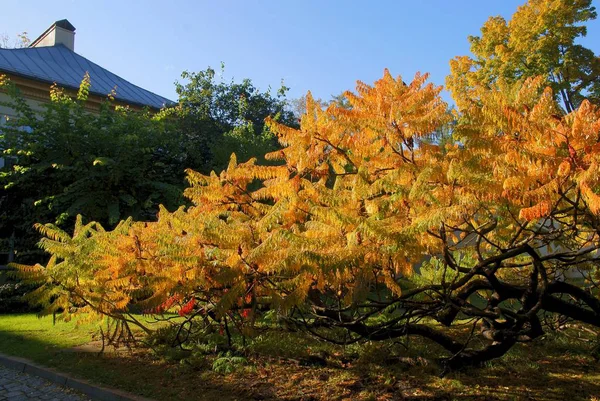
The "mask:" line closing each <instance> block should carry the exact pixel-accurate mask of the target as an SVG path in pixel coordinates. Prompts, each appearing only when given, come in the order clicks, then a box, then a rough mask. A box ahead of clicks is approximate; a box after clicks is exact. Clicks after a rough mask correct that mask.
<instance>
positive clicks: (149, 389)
mask: <svg viewBox="0 0 600 401" xmlns="http://www.w3.org/2000/svg"><path fill="white" fill-rule="evenodd" d="M96 329H97V325H95V324H82V325H77V324H75V323H74V322H69V323H64V322H57V323H56V324H53V321H52V318H51V317H50V318H43V319H38V318H37V317H36V316H35V315H0V351H1V352H3V353H6V354H11V355H16V356H22V357H26V358H29V359H32V360H34V361H36V362H38V363H40V364H43V365H46V366H49V367H53V368H56V369H58V370H61V371H64V372H67V373H71V374H73V375H74V376H78V377H81V378H85V379H89V380H91V381H93V382H96V383H99V384H104V385H108V386H112V387H115V388H120V389H123V390H127V391H131V392H134V393H137V394H141V395H144V396H146V397H151V398H155V399H158V400H264V399H272V400H275V399H285V400H343V399H356V400H403V399H408V400H453V399H458V400H481V399H485V400H566V399H568V400H570V401H575V400H587V401H592V400H593V401H597V400H600V369H599V368H600V364H599V363H597V362H596V361H595V360H594V359H593V358H592V357H591V356H590V353H589V350H590V348H591V344H590V343H586V342H583V341H580V340H578V339H575V338H572V337H565V336H548V337H546V338H543V339H541V340H540V341H538V342H537V343H535V344H523V345H520V346H518V347H515V348H514V349H513V350H511V352H510V353H509V354H508V355H506V356H505V358H503V359H501V360H497V361H493V362H491V363H488V365H487V366H485V367H484V368H481V369H477V370H476V369H470V370H467V371H462V372H455V373H451V374H450V375H448V376H446V377H445V378H443V379H442V378H439V377H438V374H439V368H438V367H437V366H435V365H433V364H430V363H427V362H426V361H424V360H421V359H419V358H418V353H419V350H421V351H422V349H423V348H424V347H428V346H429V345H427V344H425V343H423V344H418V343H417V344H416V347H415V351H412V352H410V353H407V352H406V351H405V350H404V349H403V348H402V347H400V346H399V345H397V344H393V343H390V344H384V343H378V344H366V345H363V346H361V347H346V348H342V347H336V346H332V345H330V344H323V343H321V342H317V341H314V340H311V339H306V338H304V337H300V336H298V335H296V334H294V333H287V332H280V333H273V334H270V335H268V336H259V337H257V338H256V339H254V341H253V342H252V343H251V344H250V345H249V347H248V352H247V355H246V358H245V359H244V360H243V363H241V364H240V365H235V364H233V365H232V364H229V360H228V359H227V358H222V359H221V362H223V361H224V362H225V365H227V366H229V365H231V366H232V367H233V368H232V369H230V370H233V372H232V373H226V374H225V373H220V372H219V371H218V370H219V369H216V370H217V371H215V370H214V368H213V363H214V361H215V358H216V356H215V355H204V354H203V355H198V356H196V357H194V358H191V357H189V355H187V356H188V358H186V359H181V358H180V357H181V355H178V354H177V353H174V354H172V355H169V356H168V357H164V356H163V357H157V356H155V355H154V354H153V353H152V352H150V351H149V350H146V349H139V350H134V351H132V352H127V353H104V354H102V355H98V354H97V353H79V352H73V351H72V350H71V348H72V347H74V346H78V345H82V344H86V343H89V342H90V341H92V340H93V339H94V338H95V337H94V336H95V332H96ZM311 355H313V356H314V355H318V356H320V357H322V358H324V359H325V360H326V361H327V365H326V366H318V365H310V364H305V363H303V361H304V360H308V359H307V357H309V356H311ZM398 356H400V357H402V356H407V357H412V359H401V360H399V359H398V358H397V357H398ZM228 364H229V365H228ZM594 397H598V398H594Z"/></svg>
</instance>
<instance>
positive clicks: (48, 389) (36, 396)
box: [0, 366, 89, 401]
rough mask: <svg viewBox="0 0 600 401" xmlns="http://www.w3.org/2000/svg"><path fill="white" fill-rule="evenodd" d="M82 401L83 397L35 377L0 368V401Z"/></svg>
mask: <svg viewBox="0 0 600 401" xmlns="http://www.w3.org/2000/svg"><path fill="white" fill-rule="evenodd" d="M21 400H23V401H25V400H34V401H38V400H39V401H42V400H44V401H84V400H89V398H86V397H85V396H83V395H81V394H78V393H75V392H72V391H69V390H67V389H65V388H64V387H60V386H58V385H56V384H53V383H50V382H49V381H47V380H44V379H42V378H39V377H37V376H31V375H28V374H27V373H21V372H17V371H16V370H12V369H8V368H5V367H4V366H0V401H21Z"/></svg>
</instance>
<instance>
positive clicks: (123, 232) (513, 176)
mask: <svg viewBox="0 0 600 401" xmlns="http://www.w3.org/2000/svg"><path fill="white" fill-rule="evenodd" d="M425 79H426V76H421V75H417V76H416V77H415V79H414V80H413V81H412V82H411V83H410V84H408V85H405V84H404V83H403V81H402V80H401V79H400V78H397V79H396V78H393V77H392V76H391V75H390V74H389V73H388V72H387V71H386V73H385V74H384V77H383V78H382V79H380V80H379V81H377V82H375V84H374V85H373V86H370V85H367V84H364V83H359V84H358V86H357V89H356V93H350V92H348V93H346V97H347V100H348V102H349V103H350V104H351V105H352V107H351V108H345V107H339V106H337V105H335V104H332V105H330V106H329V107H328V108H327V109H326V110H323V109H322V108H321V107H320V106H319V105H318V104H317V103H315V102H314V101H313V100H312V98H311V97H310V95H309V96H307V113H306V114H305V115H304V116H303V118H302V121H301V126H300V128H299V129H295V128H290V127H287V126H285V125H282V124H279V123H276V122H274V121H270V122H269V124H270V126H271V129H273V131H274V132H276V133H277V135H278V138H279V140H280V143H281V144H282V146H284V147H283V149H282V150H279V151H276V152H274V153H271V154H270V155H268V157H269V158H270V159H277V160H280V161H282V162H283V163H282V164H281V165H276V166H258V165H256V164H255V161H254V160H250V161H248V162H246V163H242V164H238V163H237V161H236V159H235V157H232V159H231V161H230V164H229V167H228V168H227V169H226V170H224V171H223V172H221V173H220V174H219V175H217V174H215V173H212V174H210V175H202V174H199V173H197V172H193V171H189V172H188V179H189V181H190V183H191V187H190V188H189V189H187V190H186V195H187V196H188V197H189V198H190V200H191V201H192V202H193V204H194V206H192V207H190V208H188V209H184V208H181V209H180V210H178V211H176V212H175V213H169V212H168V211H167V210H164V209H163V210H162V211H161V213H160V216H159V219H158V221H157V222H156V223H134V222H132V221H130V220H129V221H125V222H122V223H121V224H120V225H119V226H118V227H117V229H115V230H114V231H112V232H106V231H104V230H103V229H101V228H100V227H98V226H97V225H95V224H93V223H91V224H88V225H82V224H81V223H79V224H78V226H77V229H76V231H75V234H74V236H70V235H67V234H66V233H64V232H62V231H61V230H59V229H57V228H55V227H52V226H46V227H40V229H41V230H42V231H43V232H44V233H45V234H46V235H47V236H48V237H47V238H46V239H44V240H43V242H42V245H43V247H44V248H45V249H46V250H48V251H49V252H50V253H52V254H53V257H52V260H51V262H50V264H49V265H48V266H46V267H45V268H41V267H37V268H24V271H26V272H27V273H26V274H28V275H30V277H33V278H35V277H37V278H38V279H40V280H42V281H43V282H44V285H43V286H42V287H41V289H42V290H41V291H42V292H41V293H40V294H47V293H52V294H54V297H53V298H52V299H48V298H46V299H44V298H43V297H42V300H45V301H46V306H47V307H48V308H47V310H48V311H57V310H64V311H65V313H68V312H69V311H72V310H73V309H72V308H70V307H69V308H68V307H67V306H72V305H79V306H80V307H81V310H85V311H88V312H91V311H93V312H97V313H100V314H105V315H109V316H113V317H117V318H120V319H122V320H123V321H126V322H129V323H134V324H140V322H139V321H138V319H137V318H136V316H135V315H134V314H132V312H134V311H145V312H146V313H159V314H160V313H162V312H165V311H167V310H175V311H179V313H180V315H182V316H183V317H184V318H185V320H184V323H182V325H184V326H185V325H189V326H185V327H191V326H192V325H201V326H205V327H214V326H217V327H223V326H225V327H226V328H227V332H228V333H230V332H231V330H233V329H234V328H237V329H239V330H240V332H242V333H248V332H249V331H251V328H252V326H253V324H254V323H255V322H256V321H257V320H258V319H261V318H263V317H264V316H265V313H276V314H277V315H278V316H279V318H280V319H282V320H284V321H286V322H288V324H293V325H295V326H296V327H298V328H302V329H303V330H306V331H307V332H308V333H311V334H312V335H315V336H318V337H320V338H323V339H327V340H329V341H333V342H336V343H341V344H348V343H353V342H360V341H364V340H369V341H378V340H381V341H383V340H389V339H394V338H403V337H407V336H421V337H424V338H427V339H429V340H431V341H433V342H435V343H437V344H438V345H440V346H441V347H442V348H444V349H445V350H446V351H447V352H448V356H447V357H446V358H444V359H443V360H442V363H443V364H444V366H446V368H448V369H452V368H459V367H462V366H465V365H469V364H477V363H481V362H483V361H486V360H489V359H492V358H496V357H500V356H502V355H503V354H504V353H506V352H507V351H508V350H509V349H510V348H511V347H512V346H514V344H516V343H517V342H522V341H532V340H534V339H535V338H537V337H539V336H540V335H542V334H543V333H544V332H545V330H548V329H549V326H548V324H547V321H548V320H547V319H546V318H547V317H550V316H564V317H566V318H568V319H574V320H577V321H580V322H584V323H586V324H590V325H592V326H596V327H598V326H600V300H599V299H598V298H597V295H596V292H595V291H596V287H595V285H594V284H593V283H595V279H596V274H597V271H596V267H595V266H596V263H597V259H598V256H597V252H596V251H597V249H598V234H599V232H598V228H599V223H598V221H599V220H598V213H599V211H600V198H599V195H597V188H598V178H597V177H598V176H599V175H598V174H597V173H596V171H597V168H598V167H597V166H598V165H599V164H598V157H599V153H598V152H599V149H600V148H599V147H598V145H597V144H598V138H597V136H596V135H589V133H591V132H595V133H597V132H598V128H599V127H600V111H599V110H598V108H597V107H596V106H593V105H592V104H590V103H589V102H587V101H585V102H584V103H583V104H582V105H581V106H580V108H579V109H578V110H577V111H575V112H573V113H570V114H568V115H566V116H565V117H557V115H556V113H557V107H558V106H557V104H556V102H555V101H554V97H553V94H552V92H551V90H550V89H544V83H543V79H541V78H540V79H533V80H528V81H527V82H526V83H525V85H523V86H522V87H521V88H520V89H519V90H518V91H517V92H511V91H508V90H507V89H505V88H502V90H498V91H489V90H484V89H480V91H479V92H477V95H478V99H480V101H481V102H483V104H484V107H483V108H480V107H473V108H472V109H469V110H462V112H463V113H465V114H468V115H469V121H470V124H463V125H461V126H460V127H459V128H457V129H458V130H459V131H460V135H461V136H460V146H459V145H449V146H448V148H447V149H444V150H442V149H441V148H440V146H439V145H435V144H431V143H428V142H427V141H424V140H423V139H424V138H426V137H428V136H429V135H430V134H431V133H433V132H434V131H435V130H436V129H437V128H438V127H439V126H440V125H443V124H445V123H446V122H447V119H448V113H447V105H446V104H445V103H444V102H443V101H442V100H441V99H440V97H439V91H440V89H441V88H439V87H435V86H433V85H432V84H426V83H425ZM517 133H518V134H517ZM257 182H258V183H260V185H257ZM572 269H578V271H580V277H581V278H583V279H589V282H588V283H587V284H585V285H581V284H579V285H576V284H573V283H570V282H569V280H568V279H567V278H568V277H569V273H570V272H571V271H572ZM44 291H45V292H44ZM32 296H34V297H35V294H33V295H32ZM48 301H51V302H48ZM269 311H270V312H269ZM457 324H458V325H460V326H461V327H465V326H467V327H470V330H469V333H470V334H469V333H463V332H461V331H457V330H454V329H453V326H454V325H457ZM143 326H144V325H143ZM184 326H182V327H184ZM144 327H145V326H144ZM145 329H146V330H150V329H149V328H147V327H145ZM184 338H185V337H184Z"/></svg>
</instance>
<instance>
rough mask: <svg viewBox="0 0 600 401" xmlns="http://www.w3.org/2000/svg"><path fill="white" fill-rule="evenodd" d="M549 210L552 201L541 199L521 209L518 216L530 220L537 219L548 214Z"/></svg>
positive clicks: (550, 209)
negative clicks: (535, 203)
mask: <svg viewBox="0 0 600 401" xmlns="http://www.w3.org/2000/svg"><path fill="white" fill-rule="evenodd" d="M551 211H552V203H551V202H550V201H542V202H540V203H538V204H537V205H534V206H531V207H526V208H523V209H521V211H520V212H519V218H521V219H525V220H527V221H532V220H536V219H539V218H540V217H545V216H548V215H549V214H550V212H551Z"/></svg>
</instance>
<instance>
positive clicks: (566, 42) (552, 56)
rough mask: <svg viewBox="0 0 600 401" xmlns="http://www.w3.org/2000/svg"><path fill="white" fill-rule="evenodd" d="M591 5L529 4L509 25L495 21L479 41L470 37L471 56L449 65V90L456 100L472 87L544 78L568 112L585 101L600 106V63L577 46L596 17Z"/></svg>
mask: <svg viewBox="0 0 600 401" xmlns="http://www.w3.org/2000/svg"><path fill="white" fill-rule="evenodd" d="M596 15H597V14H596V10H595V8H594V7H593V6H592V1H591V0H573V1H563V0H530V1H528V2H527V3H526V4H525V5H523V6H521V7H519V9H518V10H517V12H516V13H515V14H514V15H513V16H512V18H511V19H510V20H509V21H506V20H505V19H504V18H502V17H499V16H498V17H491V18H490V19H489V20H488V21H487V22H486V23H485V24H484V25H483V27H482V28H481V35H480V36H470V37H469V41H470V43H471V52H472V54H473V56H472V57H469V56H461V57H457V58H455V59H454V60H452V61H451V62H450V66H451V70H452V75H451V76H450V77H449V79H448V82H447V84H448V88H449V89H450V90H451V91H452V92H453V94H454V97H455V100H456V101H457V103H460V101H461V99H463V98H465V97H466V98H472V96H470V95H468V94H466V93H465V91H468V90H469V88H470V87H471V86H472V85H473V84H476V85H477V84H481V85H490V86H493V85H495V83H496V82H497V81H498V80H504V81H506V82H512V83H516V82H519V81H521V82H522V81H523V80H524V79H527V78H533V77H536V76H543V77H544V78H545V79H546V82H547V84H548V85H549V86H550V87H551V88H552V89H553V93H554V94H555V96H557V97H559V98H560V99H561V102H562V105H563V108H564V110H565V111H566V112H571V111H573V110H574V109H575V108H577V107H578V106H579V105H580V104H581V102H582V101H583V100H585V99H589V100H590V101H592V102H595V103H596V104H598V102H599V101H600V100H599V99H600V78H599V77H600V58H599V57H598V55H596V54H594V52H593V51H592V50H591V49H588V48H586V47H584V46H583V45H581V44H579V43H578V39H579V38H581V37H583V36H585V35H586V32H587V28H586V26H585V25H584V24H585V23H586V22H587V21H590V20H593V19H595V18H596Z"/></svg>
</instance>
